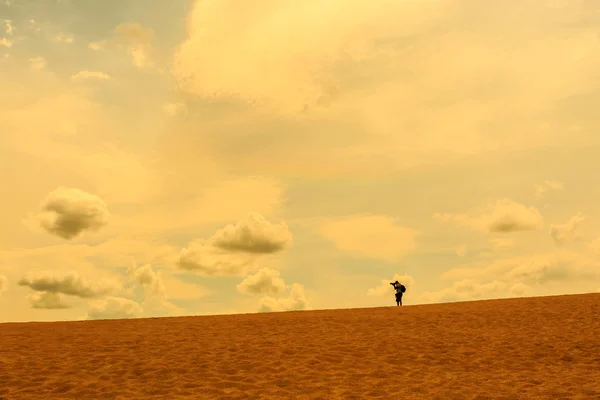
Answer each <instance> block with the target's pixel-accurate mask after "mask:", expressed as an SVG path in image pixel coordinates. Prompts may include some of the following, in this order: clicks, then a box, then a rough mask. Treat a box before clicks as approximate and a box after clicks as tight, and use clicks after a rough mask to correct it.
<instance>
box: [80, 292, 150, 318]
mask: <svg viewBox="0 0 600 400" xmlns="http://www.w3.org/2000/svg"><path fill="white" fill-rule="evenodd" d="M142 313H143V309H142V307H141V306H140V305H139V304H138V303H136V302H135V301H133V300H129V299H126V298H123V297H107V298H106V299H102V300H99V301H94V302H91V303H90V308H89V310H88V312H87V315H86V318H87V319H124V318H137V317H140V316H141V315H142Z"/></svg>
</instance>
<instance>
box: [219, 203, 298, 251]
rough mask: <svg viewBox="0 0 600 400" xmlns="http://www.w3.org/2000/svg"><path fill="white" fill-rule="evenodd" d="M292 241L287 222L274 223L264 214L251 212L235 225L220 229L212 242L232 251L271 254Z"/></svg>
mask: <svg viewBox="0 0 600 400" xmlns="http://www.w3.org/2000/svg"><path fill="white" fill-rule="evenodd" d="M291 241H292V233H291V232H290V231H289V229H288V227H287V224H286V223H285V222H281V223H280V224H272V223H270V222H269V221H267V220H266V219H265V218H264V217H263V216H262V215H260V214H257V213H250V214H249V215H248V216H247V217H246V218H245V219H243V220H241V221H239V222H238V223H237V224H235V226H234V225H227V226H226V227H225V228H223V229H219V230H218V231H217V232H216V233H215V234H214V236H213V237H212V238H211V239H210V242H211V243H212V244H213V245H214V246H215V247H217V248H220V249H223V250H226V251H232V252H240V251H241V252H247V253H256V254H270V253H276V252H279V251H282V250H283V249H284V248H285V247H286V246H287V245H288V244H289V243H290V242H291Z"/></svg>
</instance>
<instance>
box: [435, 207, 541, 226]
mask: <svg viewBox="0 0 600 400" xmlns="http://www.w3.org/2000/svg"><path fill="white" fill-rule="evenodd" d="M433 217H434V218H436V219H439V220H442V221H451V222H454V223H456V224H458V225H462V226H466V227H469V228H471V229H474V230H478V231H481V232H486V233H509V232H517V231H529V230H536V229H539V228H540V227H541V226H542V224H543V218H542V216H541V214H540V212H539V211H538V210H537V209H536V208H535V207H526V206H524V205H522V204H520V203H516V202H514V201H512V200H510V199H502V200H500V201H498V202H497V203H496V204H494V205H492V206H489V207H488V208H487V209H484V210H480V211H478V212H475V213H468V214H434V215H433Z"/></svg>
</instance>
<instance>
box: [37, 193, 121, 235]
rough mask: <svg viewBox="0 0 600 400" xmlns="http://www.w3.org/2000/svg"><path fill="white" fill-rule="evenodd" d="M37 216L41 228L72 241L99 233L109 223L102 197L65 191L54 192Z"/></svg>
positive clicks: (108, 214)
mask: <svg viewBox="0 0 600 400" xmlns="http://www.w3.org/2000/svg"><path fill="white" fill-rule="evenodd" d="M41 209H42V211H41V212H40V213H39V214H38V215H37V218H38V221H39V223H40V225H41V226H42V228H44V229H45V230H46V231H47V232H49V233H51V234H53V235H56V236H59V237H61V238H63V239H73V238H75V237H76V236H79V235H81V234H82V233H84V232H85V231H97V230H98V229H100V228H102V227H103V226H104V225H106V224H107V223H108V218H109V216H110V213H109V211H108V207H107V205H106V203H105V202H104V201H103V200H102V199H101V198H99V197H97V196H95V195H93V194H90V193H87V192H84V191H81V190H79V189H72V188H66V187H59V188H58V189H56V190H54V191H53V192H51V193H50V194H49V195H48V197H47V198H46V199H45V200H44V202H43V203H42V206H41Z"/></svg>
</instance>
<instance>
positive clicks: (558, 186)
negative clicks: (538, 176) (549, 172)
mask: <svg viewBox="0 0 600 400" xmlns="http://www.w3.org/2000/svg"><path fill="white" fill-rule="evenodd" d="M549 189H550V190H563V189H564V184H563V183H562V182H559V181H554V180H551V181H545V182H544V183H543V184H542V185H535V197H537V198H541V197H543V196H544V195H545V194H546V193H547V192H548V190H549Z"/></svg>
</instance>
